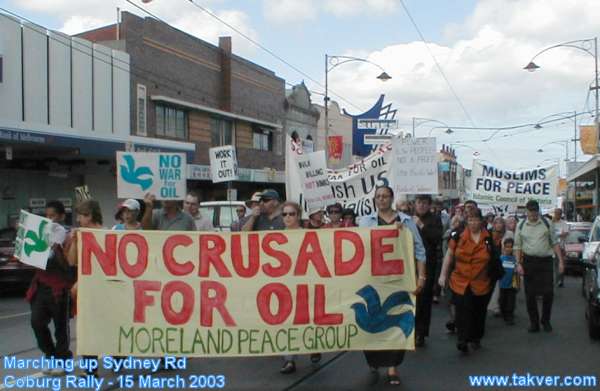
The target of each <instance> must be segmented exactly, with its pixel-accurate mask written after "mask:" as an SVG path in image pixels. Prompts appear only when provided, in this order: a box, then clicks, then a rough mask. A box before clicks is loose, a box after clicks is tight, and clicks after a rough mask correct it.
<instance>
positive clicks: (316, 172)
mask: <svg viewBox="0 0 600 391" xmlns="http://www.w3.org/2000/svg"><path fill="white" fill-rule="evenodd" d="M296 163H297V169H298V172H299V175H300V181H301V185H302V190H303V192H304V195H305V199H306V203H307V207H308V210H309V211H316V210H319V209H325V208H326V207H327V205H329V204H333V203H334V201H333V193H332V192H331V185H330V184H329V179H328V177H327V165H326V164H325V151H317V152H312V153H305V154H303V155H300V156H298V158H297V159H296Z"/></svg>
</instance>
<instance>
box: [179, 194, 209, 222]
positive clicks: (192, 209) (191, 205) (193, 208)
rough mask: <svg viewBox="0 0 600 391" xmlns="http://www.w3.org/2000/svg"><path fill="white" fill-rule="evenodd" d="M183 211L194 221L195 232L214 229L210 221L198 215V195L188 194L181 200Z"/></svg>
mask: <svg viewBox="0 0 600 391" xmlns="http://www.w3.org/2000/svg"><path fill="white" fill-rule="evenodd" d="M183 210H184V211H185V212H187V213H188V214H189V215H190V216H192V219H194V224H195V225H196V231H214V229H215V227H214V226H213V223H212V221H210V219H208V218H206V217H204V216H202V214H201V213H200V200H199V199H198V194H196V193H194V192H189V193H188V194H187V195H186V196H185V200H183Z"/></svg>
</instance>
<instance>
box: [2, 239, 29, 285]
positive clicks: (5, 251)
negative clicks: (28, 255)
mask: <svg viewBox="0 0 600 391" xmlns="http://www.w3.org/2000/svg"><path fill="white" fill-rule="evenodd" d="M16 237H17V230H16V229H14V228H4V229H1V230H0V287H2V288H4V287H15V288H16V287H24V286H27V285H29V283H30V282H31V279H32V278H33V275H34V274H35V268H34V267H33V266H29V265H25V264H24V263H21V262H19V260H18V259H17V258H15V257H14V253H15V238H16Z"/></svg>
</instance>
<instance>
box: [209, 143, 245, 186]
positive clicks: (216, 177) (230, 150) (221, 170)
mask: <svg viewBox="0 0 600 391" xmlns="http://www.w3.org/2000/svg"><path fill="white" fill-rule="evenodd" d="M209 155H210V172H211V177H212V181H213V183H220V182H231V181H237V180H238V164H237V156H236V153H235V147H233V146H231V145H225V146H223V147H214V148H211V149H210V150H209Z"/></svg>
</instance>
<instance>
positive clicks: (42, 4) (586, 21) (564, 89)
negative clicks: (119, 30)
mask: <svg viewBox="0 0 600 391" xmlns="http://www.w3.org/2000/svg"><path fill="white" fill-rule="evenodd" d="M131 2H132V3H135V4H138V5H139V6H142V7H144V8H145V9H147V10H148V11H150V12H152V13H153V14H155V15H156V16H158V17H159V18H161V19H163V20H164V21H166V22H168V23H170V24H172V25H173V26H175V27H177V28H179V29H181V30H183V31H186V32H188V33H190V34H193V35H196V36H198V37H199V38H202V39H204V40H206V41H208V42H211V43H213V44H217V42H218V37H219V36H223V35H230V36H232V39H233V50H234V52H235V53H236V54H238V55H240V56H243V57H245V58H247V59H249V60H251V61H253V62H255V63H257V64H259V65H262V66H264V67H266V68H269V69H271V70H273V71H274V72H275V73H276V74H277V75H278V76H280V77H283V78H284V79H285V80H286V82H288V83H291V84H297V83H299V82H301V81H304V82H305V83H306V84H307V86H308V88H309V89H310V90H311V91H314V93H313V95H312V99H313V102H315V103H322V101H323V96H322V95H319V94H320V93H321V94H322V93H323V91H324V88H323V84H324V77H325V70H324V67H325V54H326V53H327V54H329V55H346V56H355V57H361V58H365V59H368V60H369V61H371V62H374V63H376V64H378V65H380V66H381V67H383V68H384V69H385V70H386V72H387V73H388V74H389V75H390V76H391V77H392V79H391V80H389V81H387V82H385V83H383V82H381V81H379V80H377V79H376V76H377V75H378V74H379V73H380V71H379V69H378V68H377V67H375V66H373V65H370V64H367V63H358V62H356V63H350V64H344V65H341V66H339V67H336V68H335V69H334V70H332V71H331V72H330V73H329V86H330V95H332V99H334V100H338V101H339V102H340V105H341V106H342V107H344V108H346V109H347V110H348V111H349V112H350V113H353V114H358V113H361V112H362V111H366V110H367V109H369V108H370V107H371V106H372V105H373V104H374V103H375V101H376V100H377V98H378V97H379V95H380V94H385V95H386V102H388V103H389V102H391V103H392V104H393V106H394V107H395V108H396V109H398V117H397V118H398V119H399V122H400V124H401V126H402V127H403V128H404V129H405V130H407V131H412V118H413V117H418V118H428V119H434V120H436V121H439V122H441V123H443V124H444V125H443V126H441V125H438V123H437V122H433V121H430V122H425V121H424V120H418V121H417V124H418V125H419V126H418V127H417V128H416V135H417V136H418V137H426V136H429V135H431V136H435V137H436V138H437V143H438V146H441V145H442V144H446V145H447V144H452V145H453V146H454V147H455V149H456V152H457V155H458V158H459V162H460V163H461V164H463V166H465V167H467V168H470V166H471V160H472V159H473V153H474V152H476V156H477V158H478V159H482V160H487V161H488V162H491V163H493V164H495V165H496V166H498V167H502V168H512V169H520V168H528V167H535V166H537V165H548V164H552V163H553V162H555V161H557V160H564V159H565V157H566V156H565V155H566V153H565V152H566V151H565V146H564V143H566V142H567V140H571V139H572V138H573V125H574V124H573V121H572V120H570V119H566V120H561V121H556V122H553V123H549V124H547V125H545V126H543V127H542V128H541V129H538V130H536V129H535V128H533V127H531V126H529V127H525V128H519V129H517V130H504V131H500V132H496V131H493V130H485V129H477V130H474V129H454V132H453V133H451V134H446V133H445V132H444V131H445V130H446V129H447V128H448V127H450V128H453V127H477V128H488V127H510V126H516V125H522V124H535V123H537V122H540V121H541V120H542V119H543V118H545V117H548V116H551V115H552V114H556V113H565V112H574V111H577V112H586V111H593V110H594V109H595V99H594V95H593V94H590V93H589V91H588V88H589V86H590V85H591V83H593V80H594V59H593V56H590V55H589V54H588V53H586V52H584V51H583V50H577V49H573V48H565V47H559V48H555V49H552V50H549V51H547V52H545V53H543V54H541V55H540V56H539V57H537V58H536V61H535V62H536V64H538V65H539V66H540V67H541V68H540V69H538V70H537V71H536V72H527V71H524V70H523V67H524V66H525V65H527V63H528V62H529V61H530V60H531V58H532V57H533V56H534V55H535V54H536V53H538V52H539V51H541V50H542V49H544V48H546V47H549V46H552V45H556V44H560V43H564V42H568V41H573V40H582V39H588V38H593V37H595V36H597V35H598V27H597V26H599V25H598V23H597V20H595V19H594V15H600V1H598V0H453V1H446V0H403V1H402V0H193V1H190V0H153V1H151V2H150V3H149V4H143V3H142V1H140V0H131ZM193 3H195V4H196V5H194V4H193ZM0 7H1V8H5V9H8V10H10V11H11V12H14V13H17V14H19V15H21V16H24V17H26V18H28V19H31V20H32V21H34V22H36V23H38V24H41V25H43V26H45V27H47V28H50V29H56V30H60V31H63V32H66V33H69V34H74V33H78V32H81V31H85V30H88V29H91V28H95V27H99V26H102V25H105V24H108V23H114V21H115V20H116V8H117V7H120V8H121V9H123V10H130V11H132V12H135V13H137V14H142V11H140V10H139V9H136V8H134V7H133V6H131V5H130V4H129V3H128V2H127V1H125V0H102V1H100V0H77V1H76V0H44V1H39V0H0ZM200 7H204V8H206V9H208V10H209V11H210V12H211V13H213V14H214V15H216V16H218V17H219V18H220V19H222V20H224V21H225V22H227V23H228V24H230V25H232V26H234V27H235V28H236V29H237V30H239V31H241V32H243V33H244V34H245V35H246V36H247V37H250V38H251V39H252V40H254V41H256V42H259V43H260V44H261V45H262V46H264V47H266V48H268V49H269V50H270V51H272V52H274V53H276V55H277V56H279V57H281V58H283V59H284V60H285V61H286V62H288V63H290V64H292V65H293V67H294V68H296V69H299V70H300V71H301V73H299V72H297V71H296V70H294V69H292V68H291V67H290V66H288V65H286V64H284V63H283V62H281V61H280V60H278V59H276V58H274V57H273V56H272V55H271V54H268V53H267V52H265V51H264V50H262V49H260V48H258V47H256V46H255V45H254V44H252V43H251V42H250V41H248V40H247V39H245V38H244V37H242V36H240V35H239V34H238V33H236V32H235V31H233V30H231V29H230V27H228V26H227V25H225V24H223V23H222V22H220V21H219V20H217V19H216V18H214V17H212V16H210V15H208V14H207V13H205V12H204V11H203V10H202V9H201V8H200ZM407 10H408V13H407ZM409 15H410V17H409ZM411 17H412V21H414V24H416V27H415V25H414V24H413V22H412V21H411ZM417 28H418V30H419V31H420V33H419V32H418V31H417ZM423 39H424V40H425V41H424V40H423ZM592 49H593V48H592ZM340 97H341V98H340ZM558 118H560V116H551V117H550V119H558ZM591 121H593V118H592V116H591V114H585V115H580V116H578V123H591ZM484 140H486V141H484ZM554 142H557V143H554ZM547 143H550V144H548V145H544V144H547ZM538 149H542V150H543V152H541V153H540V152H537V150H538ZM568 153H569V157H570V158H573V153H574V143H573V142H572V141H571V142H569V144H568ZM577 156H578V160H580V161H583V160H586V159H587V158H589V156H585V155H582V153H581V150H580V149H579V148H577ZM561 169H562V170H563V172H562V174H563V175H564V166H563V167H562V168H561Z"/></svg>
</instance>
